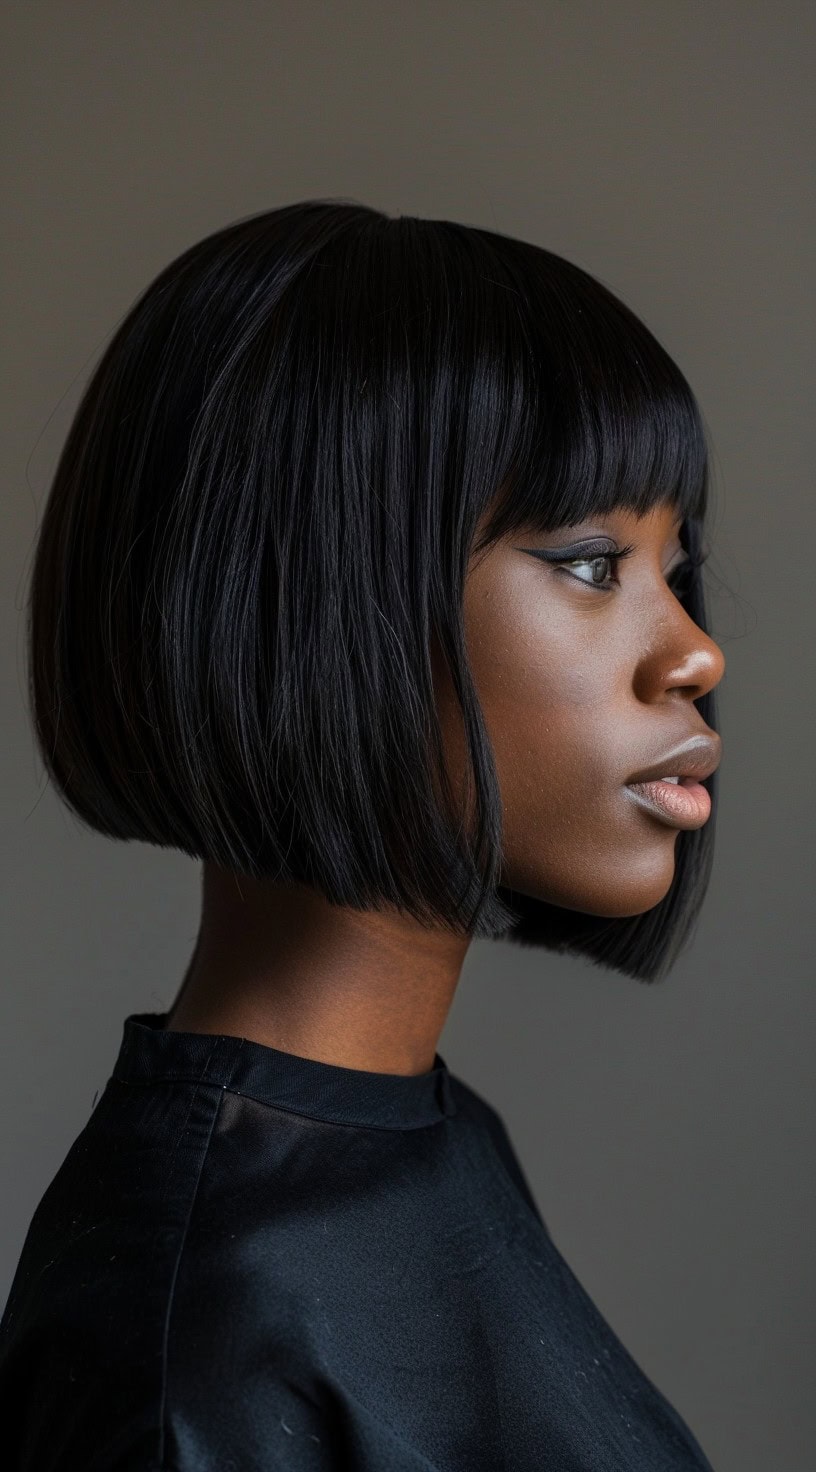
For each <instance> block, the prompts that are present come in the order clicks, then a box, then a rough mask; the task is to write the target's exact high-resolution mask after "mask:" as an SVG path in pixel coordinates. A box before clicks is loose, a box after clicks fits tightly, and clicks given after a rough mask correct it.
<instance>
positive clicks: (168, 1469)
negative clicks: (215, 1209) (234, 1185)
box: [158, 1054, 225, 1472]
mask: <svg viewBox="0 0 816 1472" xmlns="http://www.w3.org/2000/svg"><path fill="white" fill-rule="evenodd" d="M210 1056H212V1054H211V1055H210ZM207 1062H208V1063H209V1059H208V1060H207ZM205 1068H206V1065H205ZM208 1087H209V1088H212V1087H218V1088H219V1096H218V1099H217V1100H216V1103H215V1108H214V1109H213V1112H212V1119H211V1120H210V1127H209V1130H208V1132H207V1139H206V1141H205V1143H204V1149H203V1150H202V1152H201V1160H200V1161H199V1166H198V1173H197V1175H196V1179H195V1184H194V1186H193V1190H192V1193H191V1196H190V1204H189V1207H188V1210H187V1219H186V1221H185V1223H184V1229H183V1231H182V1234H181V1240H180V1242H179V1247H178V1252H177V1254H176V1260H175V1263H174V1266H173V1274H172V1277H171V1280H170V1292H169V1295H168V1299H167V1312H166V1314H165V1319H164V1330H163V1334H162V1374H161V1399H160V1404H159V1450H158V1467H159V1472H175V1467H174V1465H173V1464H171V1463H170V1462H167V1461H165V1439H166V1438H165V1417H166V1410H167V1379H168V1375H167V1361H168V1349H169V1342H170V1319H171V1316H172V1312H173V1303H174V1299H175V1292H176V1283H177V1281H178V1275H179V1269H180V1266H181V1259H182V1256H183V1253H184V1247H185V1244H186V1241H187V1234H188V1231H189V1227H190V1222H191V1220H192V1215H193V1208H194V1206H195V1203H196V1198H197V1196H198V1188H199V1186H200V1184H201V1177H202V1175H203V1172H204V1164H205V1161H206V1159H207V1155H208V1154H209V1149H210V1141H211V1140H212V1137H213V1131H214V1129H215V1124H216V1120H217V1119H218V1115H219V1113H220V1110H221V1102H222V1100H223V1097H224V1092H225V1090H224V1088H222V1087H220V1086H218V1085H215V1086H214V1085H212V1084H209V1083H207V1082H206V1081H199V1082H198V1084H197V1086H196V1089H195V1092H194V1094H193V1097H192V1099H191V1101H190V1109H189V1111H188V1115H187V1118H188V1119H189V1117H190V1114H191V1113H192V1109H193V1106H194V1104H195V1101H196V1099H197V1098H198V1094H199V1089H201V1088H208ZM185 1125H186V1121H185Z"/></svg>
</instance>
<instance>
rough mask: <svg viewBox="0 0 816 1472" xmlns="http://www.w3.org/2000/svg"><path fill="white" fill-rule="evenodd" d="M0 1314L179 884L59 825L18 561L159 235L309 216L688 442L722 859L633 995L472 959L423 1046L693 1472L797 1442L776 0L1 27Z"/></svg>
mask: <svg viewBox="0 0 816 1472" xmlns="http://www.w3.org/2000/svg"><path fill="white" fill-rule="evenodd" d="M4 29H5V44H4V47H3V50H4V54H5V87H4V101H5V108H6V126H5V129H4V134H3V138H4V150H5V164H6V170H7V172H6V177H5V180H4V185H3V197H4V200H5V204H6V226H5V232H4V241H5V275H4V284H5V306H4V311H3V320H4V324H5V330H6V340H5V385H6V388H5V397H4V407H5V411H6V418H5V427H4V432H3V436H2V455H3V462H4V468H3V495H2V503H0V505H1V509H0V516H2V536H0V555H1V556H2V577H3V589H4V598H5V605H4V607H5V612H4V616H3V619H2V654H3V671H2V675H3V684H2V690H3V717H4V723H3V747H2V801H3V809H2V823H3V843H2V858H3V866H4V880H3V887H2V898H3V905H4V922H5V924H4V931H3V941H2V944H3V952H2V954H3V980H2V989H0V1009H1V1010H0V1036H2V1044H3V1062H2V1069H0V1091H2V1100H1V1101H0V1119H1V1120H2V1124H0V1131H1V1132H2V1191H3V1202H4V1207H3V1212H2V1263H0V1271H1V1272H2V1277H3V1283H2V1295H1V1296H2V1299H3V1300H5V1296H6V1293H7V1290H8V1286H9V1285H10V1282H11V1277H12V1274H13V1271H14V1268H15V1265H16V1262H17V1258H18V1256H19V1253H20V1249H21V1247H22V1242H23V1237H24V1235H25V1231H26V1228H27V1225H28V1222H29V1220H30V1217H31V1214H32V1212H33V1210H34V1207H35V1205H36V1203H37V1201H38V1200H39V1198H40V1196H41V1194H42V1192H43V1190H44V1189H45V1186H46V1184H47V1183H48V1181H49V1180H50V1178H51V1176H52V1175H53V1173H54V1171H55V1170H56V1169H57V1167H58V1166H59V1164H60V1162H61V1161H62V1159H63V1157H64V1155H65V1152H66V1150H67V1148H68V1146H69V1144H70V1143H71V1141H72V1140H73V1139H74V1137H75V1135H76V1134H77V1133H78V1132H79V1130H80V1129H81V1128H82V1126H83V1125H84V1124H85V1123H86V1121H87V1119H88V1117H89V1114H90V1112H91V1107H92V1103H93V1100H94V1097H95V1095H96V1094H97V1093H98V1092H100V1091H101V1089H102V1088H103V1086H104V1084H105V1081H106V1079H107V1077H108V1075H109V1072H110V1069H111V1067H112V1065H113V1061H114V1057H115V1055H116V1052H117V1050H118V1046H119V1041H120V1038H121V1028H122V1022H123V1019H124V1017H125V1015H126V1014H128V1013H130V1012H135V1011H143V1010H163V1009H165V1008H167V1007H168V1006H169V1005H170V1003H171V1001H172V999H173V997H174V995H175V992H176V990H177V987H178V985H179V983H180V980H181V977H182V974H183V972H184V970H185V968H186V965H187V962H188V959H189V956H190V953H191V950H192V946H193V942H194V939H195V935H196V931H197V927H198V917H199V872H200V870H199V865H198V864H197V863H194V862H193V861H191V860H189V859H188V858H186V857H185V856H184V855H182V854H179V853H174V852H168V851H162V850H159V849H156V848H153V847H151V846H148V845H142V844H116V843H113V842H111V841H108V840H105V839H103V838H100V837H97V836H95V835H94V834H91V833H89V832H87V831H84V830H83V829H82V828H81V826H80V824H79V823H78V822H77V821H75V820H74V819H73V818H72V817H71V816H70V815H69V814H68V813H67V811H66V810H65V809H64V808H63V807H62V805H61V804H60V802H59V801H58V799H57V797H56V795H55V793H54V791H53V789H52V788H51V786H50V785H49V784H48V783H47V781H46V780H45V777H44V775H43V770H42V766H41V763H40V761H39V758H38V756H37V755H36V753H35V750H34V744H33V736H32V733H31V729H30V725H29V720H28V715H27V710H26V703H25V663H24V611H25V601H26V596H27V589H28V575H29V570H30V560H31V554H32V549H33V544H34V538H35V534H36V531H37V528H38V526H39V522H40V517H41V513H42V509H43V506H44V502H45V498H46V496H47V493H48V488H49V484H50V478H51V475H52V473H53V470H54V466H55V463H56V458H57V455H58V452H59V449H60V446H61V444H62V441H63V439H64V437H65V434H66V432H67V429H68V425H69V423H70V419H71V416H72V414H73V411H74V409H75V408H76V405H77V403H78V400H79V395H80V392H81V389H82V386H83V384H84V382H85V381H86V379H87V376H88V374H89V372H90V370H91V367H92V366H93V364H94V363H95V362H96V361H97V359H98V357H99V355H100V353H101V351H102V349H103V347H104V346H105V344H106V343H107V341H108V339H109V336H110V334H111V332H112V331H113V329H114V327H115V326H116V324H117V323H118V321H119V320H120V319H121V317H122V316H123V315H124V314H125V312H126V311H127V310H128V308H129V307H130V305H131V303H132V302H133V300H134V298H135V296H136V295H137V294H138V293H139V292H140V291H141V290H142V289H143V288H144V287H145V286H146V285H147V283H148V282H149V281H151V280H152V279H153V277H154V276H155V275H156V274H157V272H158V271H159V270H160V269H161V268H162V267H163V266H165V265H166V264H167V263H168V262H169V261H170V260H171V259H172V258H173V257H174V256H176V255H177V254H178V253H179V252H180V251H182V250H183V249H184V248H185V247H186V246H188V245H190V244H192V243H193V242H194V241H196V240H199V239H200V238H201V237H202V236H204V235H205V234H207V233H209V232H211V231H213V230H215V229H217V228H219V227H220V226H222V225H225V224H227V223H228V222H230V221H232V220H234V219H237V218H239V217H241V216H244V215H247V214H250V213H253V212H256V211H260V210H264V209H269V208H272V207H274V206H278V205H281V204H285V203H289V202H291V201H294V200H299V199H306V198H310V197H332V198H341V197H343V198H350V199H355V200H357V201H360V202H362V203H366V204H371V205H374V206H375V207H378V208H381V209H384V210H386V211H387V212H388V213H391V214H416V215H424V216H436V217H444V218H449V219H452V220H458V221H461V222H463V223H468V224H474V225H479V226H483V227H485V228H489V229H496V230H499V231H501V232H503V233H506V234H510V235H517V236H522V237H524V238H526V239H528V240H531V241H534V242H535V243H537V244H539V245H543V246H546V247H547V248H549V249H551V250H555V251H557V252H559V253H560V254H562V255H565V256H567V257H568V258H569V259H570V260H572V261H575V262H576V263H577V264H578V265H580V266H583V267H584V268H586V269H587V270H589V271H590V272H592V273H593V274H594V275H596V276H598V277H599V278H600V279H601V280H602V281H603V282H605V283H606V284H607V285H608V286H610V287H611V288H612V289H613V291H615V292H616V293H618V294H619V295H620V296H622V297H623V298H624V300H625V301H627V302H628V303H629V304H630V305H631V306H632V307H633V308H634V310H635V311H636V312H637V313H638V314H639V315H640V316H642V317H643V319H644V320H645V322H646V323H647V325H648V326H649V327H650V328H651V329H652V330H653V331H654V332H655V334H656V335H657V336H658V337H659V338H660V340H661V341H662V342H663V343H664V345H665V346H666V347H667V348H668V350H669V352H670V353H671V354H672V355H673V356H674V357H675V358H676V359H677V361H678V363H679V364H680V366H681V368H682V369H683V371H684V372H685V374H686V376H687V377H688V378H689V380H690V382H691V384H692V387H693V388H694V390H695V392H696V394H697V396H698V398H699V401H700V403H701V406H702V409H703V413H704V416H705V419H706V423H707V427H708V430H709V434H710V438H711V442H712V447H713V451H714V484H713V515H712V519H711V523H710V531H711V541H712V546H713V556H712V559H711V563H710V568H709V572H708V573H707V582H708V586H709V596H710V598H711V611H712V620H713V627H712V633H713V636H714V638H715V639H716V640H717V641H718V642H719V643H720V644H721V646H722V648H723V651H724V653H725V656H726V661H727V671H726V674H725V677H724V679H723V681H722V683H721V685H720V690H719V695H720V730H721V734H722V737H723V748H724V755H723V764H722V767H721V769H720V798H721V800H720V810H719V817H718V824H717V843H718V846H717V857H716V860H715V867H714V873H713V879H712V883H711V886H710V889H709V895H708V900H707V903H706V907H705V909H704V911H703V917H702V920H701V923H700V924H699V927H698V929H697V932H696V934H695V937H694V939H693V941H692V943H691V945H690V946H689V948H688V949H687V951H686V952H685V954H684V956H683V957H682V958H681V960H680V961H679V962H678V964H677V965H676V967H675V969H674V971H673V972H672V973H671V974H670V976H669V977H668V978H667V979H666V981H665V982H663V983H661V984H659V985H657V986H653V987H649V986H647V985H644V984H640V983H637V982H635V981H632V980H629V979H625V978H623V977H621V976H619V975H616V974H613V973H611V972H604V971H601V970H598V969H595V968H593V967H591V966H589V965H588V964H585V963H581V962H577V961H575V960H570V959H566V958H559V957H555V956H552V955H549V954H548V953H545V952H526V951H523V950H521V949H519V948H514V947H510V946H503V945H500V944H495V943H491V942H486V941H485V942H477V943H475V944H474V945H473V947H472V948H471V951H470V953H469V954H468V957H467V960H466V962H465V968H464V971H463V975H462V979H461V982H460V985H459V989H458V992H457V995H456V999H455V1001H454V1005H453V1009H452V1012H451V1014H450V1018H449V1020H448V1023H447V1025H446V1027H445V1029H444V1032H443V1034H442V1037H441V1039H440V1045H439V1048H440V1052H441V1053H442V1054H443V1056H444V1057H445V1059H446V1061H447V1062H448V1065H449V1067H450V1068H451V1069H452V1070H453V1071H454V1072H456V1073H459V1074H461V1075H462V1076H463V1077H464V1078H465V1079H466V1080H468V1081H469V1082H470V1083H471V1084H472V1085H473V1086H474V1087H475V1088H477V1089H478V1090H480V1091H481V1092H482V1093H484V1094H485V1095H486V1096H487V1097H488V1098H489V1099H490V1100H491V1101H492V1102H493V1103H495V1104H496V1106H497V1107H498V1108H499V1109H500V1111H501V1112H502V1114H503V1115H504V1118H505V1120H506V1122H507V1125H508V1128H509V1129H510V1132H511V1135H512V1137H513V1139H514V1141H515V1144H516V1146H517V1149H518V1153H519V1156H520V1158H521V1160H522V1162H523V1165H524V1167H525V1169H526V1171H527V1173H528V1175H529V1178H530V1182H531V1185H532V1187H533V1190H534V1192H535V1194H536V1197H537V1199H538V1202H539V1204H540V1207H541V1210H542V1212H543V1215H544V1217H545V1219H546V1221H547V1222H548V1224H549V1226H550V1229H551V1231H552V1234H553V1237H554V1238H555V1241H556V1243H557V1244H558V1246H559V1248H560V1249H561V1251H562V1252H563V1254H564V1256H565V1257H566V1258H567V1260H568V1261H569V1263H570V1265H571V1266H572V1267H573V1269H574V1271H575V1272H576V1273H577V1275H578V1277H579V1278H580V1279H581V1281H582V1282H583V1283H584V1285H585V1287H586V1288H587V1290H588V1291H589V1293H590V1294H591V1296H592V1297H594V1299H595V1301H596V1302H597V1304H598V1306H599V1308H600V1309H601V1311H602V1312H603V1313H604V1314H605V1316H606V1317H607V1318H608V1319H609V1321H610V1322H611V1324H612V1326H613V1328H614V1329H615V1331H616V1333H617V1334H618V1335H619V1336H620V1337H621V1338H622V1340H623V1342H624V1343H625V1345H626V1346H627V1348H628V1349H629V1350H630V1352H631V1353H632V1354H633V1355H634V1357H635V1358H636V1359H637V1360H638V1362H639V1363H640V1364H641V1366H642V1367H643V1368H644V1369H645V1371H646V1372H647V1374H648V1375H649V1376H650V1377H651V1378H652V1379H653V1380H654V1381H655V1382H656V1383H657V1385H658V1386H659V1387H660V1388H661V1389H662V1390H663V1391H664V1393H665V1394H666V1395H667V1396H668V1397H669V1399H670V1400H671V1401H672V1402H673V1403H674V1404H675V1405H676V1407H677V1409H678V1410H679V1411H680V1413H681V1414H682V1415H683V1416H684V1417H685V1418H686V1419H687V1421H688V1423H689V1424H690V1426H691V1427H692V1429H693V1431H694V1432H695V1434H696V1435H697V1436H698V1437H699V1439H700V1441H701V1443H702V1445H703V1447H704V1448H705V1450H706V1452H707V1453H708V1455H709V1457H710V1459H711V1460H712V1462H713V1464H714V1466H715V1467H716V1468H717V1469H718V1472H768V1469H769V1468H773V1469H774V1472H782V1469H784V1472H805V1469H806V1468H807V1469H809V1468H811V1467H812V1465H813V1462H812V1456H813V1447H814V1432H815V1431H816V1427H814V1419H813V1410H814V1397H813V1394H812V1387H813V1379H814V1353H813V1324H814V1321H816V1312H815V1310H816V1305H815V1304H814V1297H813V1262H814V1257H816V1254H815V1253H814V1235H813V1221H814V1214H813V1178H814V1171H813V1160H814V1139H813V1112H814V1111H813V1104H814V1092H813V1086H812V1078H813V1051H814V1028H813V1013H814V990H815V989H814V969H815V968H814V964H813V955H812V951H813V938H814V929H813V886H814V865H813V831H814V817H815V816H816V815H815V814H814V804H813V791H814V781H813V767H814V760H815V756H814V741H813V729H814V723H815V722H816V709H814V693H813V692H814V679H813V675H814V669H813V649H814V638H815V636H816V628H814V604H815V600H814V584H815V583H816V563H814V547H815V546H816V509H815V508H816V495H814V479H813V465H814V461H816V453H815V451H816V447H814V443H813V423H814V415H813V409H812V405H813V395H814V374H813V342H814V330H813V329H814V314H813V303H814V298H813V274H814V272H813V265H814V243H815V242H814V229H813V224H814V209H813V201H814V196H813V181H814V159H813V152H814V138H816V128H814V122H816V120H815V119H814V108H813V98H814V96H816V77H815V76H814V70H815V69H814V65H813V63H814V51H815V49H816V48H814V31H815V30H816V11H814V7H813V6H812V5H811V4H809V3H804V0H803V3H801V4H799V3H794V0H781V3H780V0H775V3H774V4H770V3H767V4H757V3H752V0H732V3H724V0H713V3H712V0H708V3H705V4H704V3H702V0H661V3H658V4H654V3H646V0H625V3H618V4H616V5H609V4H606V3H601V0H592V3H588V0H560V3H537V4H534V3H521V0H493V3H482V0H469V3H458V4H454V3H451V0H405V3H403V4H394V3H384V0H356V3H354V0H347V3H337V4H329V3H323V4H318V3H315V0H286V3H272V0H267V3H261V0H254V3H247V0H222V3H216V0H196V3H195V4H193V3H192V0H176V3H174V4H172V5H168V4H166V3H159V0H142V3H140V4H138V5H136V4H129V5H122V4H120V5H114V6H111V5H109V4H103V3H100V0H94V3H92V0H84V3H83V4H81V5H78V6H70V5H65V4H64V3H48V4H45V3H37V0H27V3H26V4H22V3H18V4H15V5H9V6H7V7H6V8H5V21H4Z"/></svg>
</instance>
